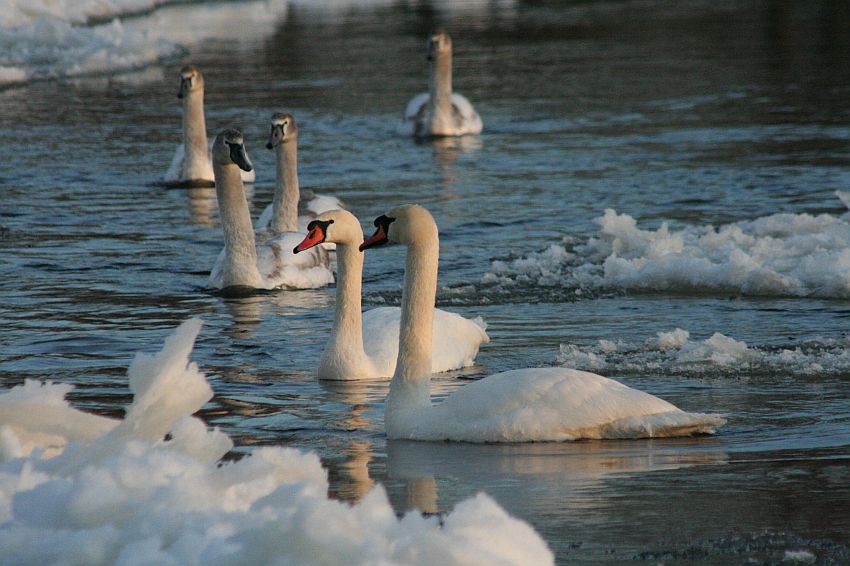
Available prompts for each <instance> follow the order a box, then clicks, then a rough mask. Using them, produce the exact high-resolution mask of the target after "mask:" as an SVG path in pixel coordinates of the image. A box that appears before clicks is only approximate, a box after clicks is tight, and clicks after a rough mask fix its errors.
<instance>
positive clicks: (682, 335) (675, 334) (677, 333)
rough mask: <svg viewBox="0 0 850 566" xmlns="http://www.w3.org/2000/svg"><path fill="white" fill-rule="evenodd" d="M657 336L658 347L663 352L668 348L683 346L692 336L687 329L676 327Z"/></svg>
mask: <svg viewBox="0 0 850 566" xmlns="http://www.w3.org/2000/svg"><path fill="white" fill-rule="evenodd" d="M657 336H658V340H657V342H656V344H657V347H658V349H659V350H661V351H662V352H665V351H667V350H673V349H674V348H681V347H682V346H684V345H685V344H687V342H688V338H690V337H691V333H690V332H688V331H687V330H682V329H681V328H676V329H675V330H673V331H672V332H659V333H658V334H657Z"/></svg>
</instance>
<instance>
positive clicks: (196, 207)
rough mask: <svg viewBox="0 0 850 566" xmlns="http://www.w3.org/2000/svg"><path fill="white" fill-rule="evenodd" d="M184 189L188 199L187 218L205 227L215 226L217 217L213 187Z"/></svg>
mask: <svg viewBox="0 0 850 566" xmlns="http://www.w3.org/2000/svg"><path fill="white" fill-rule="evenodd" d="M185 191H186V196H187V197H188V199H189V204H188V206H189V219H190V220H191V221H192V224H194V225H196V226H203V227H205V228H213V227H215V226H216V225H217V218H218V199H217V198H216V196H215V187H193V188H189V189H185Z"/></svg>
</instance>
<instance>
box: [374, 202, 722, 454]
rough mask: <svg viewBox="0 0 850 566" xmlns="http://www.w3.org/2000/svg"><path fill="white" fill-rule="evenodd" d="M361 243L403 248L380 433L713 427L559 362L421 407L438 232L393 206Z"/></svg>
mask: <svg viewBox="0 0 850 566" xmlns="http://www.w3.org/2000/svg"><path fill="white" fill-rule="evenodd" d="M375 225H376V226H377V227H378V230H377V231H376V233H375V235H374V236H372V237H371V238H369V239H368V240H366V241H365V242H364V243H363V245H362V246H361V249H366V248H369V247H373V246H376V245H379V244H382V243H386V242H395V243H401V244H404V245H406V246H407V247H408V251H407V259H406V263H405V275H404V291H403V295H402V314H401V332H400V334H399V353H398V363H397V364H396V368H395V373H394V374H393V378H392V381H391V383H390V392H389V396H388V397H387V404H386V414H385V420H384V422H385V427H386V431H387V436H388V437H389V438H398V439H411V440H433V441H436V440H453V441H465V442H530V441H564V440H576V439H581V438H647V437H665V436H686V435H692V434H702V433H713V432H714V431H715V428H716V427H718V426H721V425H722V424H723V423H724V422H725V419H724V418H723V417H722V416H720V415H713V414H703V413H688V412H685V411H682V410H681V409H679V408H677V407H675V406H674V405H672V404H670V403H668V402H667V401H664V400H662V399H659V398H658V397H654V396H653V395H650V394H648V393H644V392H642V391H638V390H635V389H632V388H630V387H627V386H625V385H623V384H622V383H619V382H617V381H614V380H612V379H608V378H605V377H602V376H600V375H596V374H593V373H588V372H583V371H578V370H574V369H567V368H530V369H519V370H513V371H506V372H502V373H498V374H495V375H491V376H489V377H485V378H483V379H481V380H479V381H476V382H474V383H470V384H469V385H465V386H464V387H462V388H461V389H459V390H457V391H456V392H455V393H453V394H452V395H450V396H449V397H447V398H446V399H444V400H443V401H442V402H441V403H440V404H438V405H432V404H431V391H430V381H431V380H430V374H431V367H430V363H431V360H430V358H431V356H430V354H431V343H432V330H431V329H432V321H431V316H432V312H433V309H431V310H430V311H429V310H428V309H423V308H422V307H423V305H429V304H430V305H433V304H434V300H435V298H436V289H437V263H438V256H439V237H438V234H437V225H436V223H435V222H434V219H433V217H432V216H431V214H430V213H429V212H428V211H427V210H425V209H424V208H422V207H421V206H417V205H405V206H401V207H397V208H395V209H393V210H391V211H390V212H388V213H387V214H386V215H383V216H380V217H379V218H378V219H376V220H375Z"/></svg>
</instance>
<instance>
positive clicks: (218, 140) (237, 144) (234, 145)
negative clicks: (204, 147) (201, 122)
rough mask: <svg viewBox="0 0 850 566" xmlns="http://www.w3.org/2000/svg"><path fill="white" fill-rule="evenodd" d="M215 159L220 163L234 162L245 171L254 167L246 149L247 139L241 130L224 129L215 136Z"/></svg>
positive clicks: (213, 148)
mask: <svg viewBox="0 0 850 566" xmlns="http://www.w3.org/2000/svg"><path fill="white" fill-rule="evenodd" d="M212 158H213V161H215V162H216V163H218V164H220V165H230V164H234V165H236V166H237V167H239V168H240V169H242V170H243V171H250V170H252V169H253V168H254V166H253V165H252V164H251V160H250V159H249V158H248V153H247V152H246V151H245V139H244V138H243V137H242V132H240V131H239V130H233V129H228V130H223V131H222V132H221V133H220V134H218V135H217V136H216V137H215V141H214V142H213V146H212Z"/></svg>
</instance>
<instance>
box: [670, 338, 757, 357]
mask: <svg viewBox="0 0 850 566" xmlns="http://www.w3.org/2000/svg"><path fill="white" fill-rule="evenodd" d="M754 358H755V356H754V354H753V352H751V351H750V350H749V349H748V348H747V343H746V342H739V341H738V340H735V339H734V338H729V337H728V336H724V335H723V334H720V333H719V332H715V333H714V334H712V335H711V337H710V338H708V339H707V340H705V341H703V342H699V343H694V342H689V343H687V344H684V345H683V346H682V348H681V349H680V350H679V355H678V356H677V359H678V360H679V361H680V362H712V363H715V364H719V365H732V364H737V363H740V362H746V361H750V360H753V359H754Z"/></svg>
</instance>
